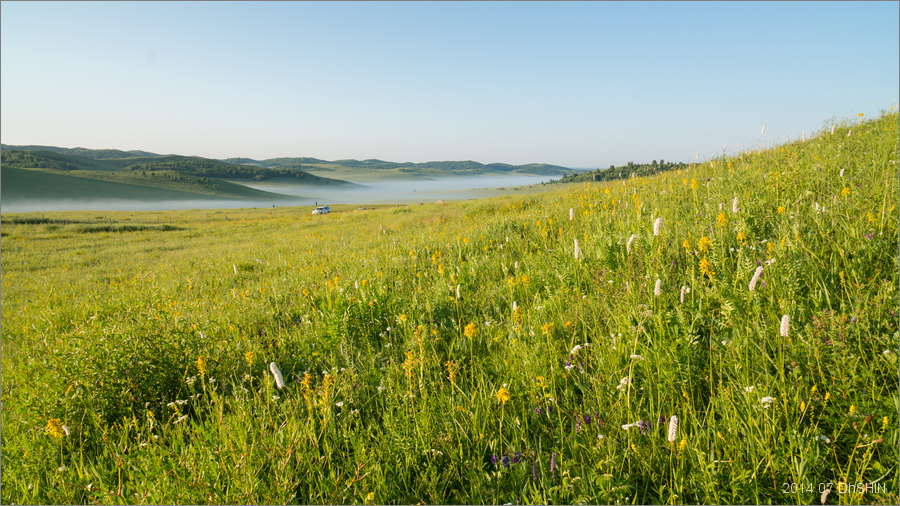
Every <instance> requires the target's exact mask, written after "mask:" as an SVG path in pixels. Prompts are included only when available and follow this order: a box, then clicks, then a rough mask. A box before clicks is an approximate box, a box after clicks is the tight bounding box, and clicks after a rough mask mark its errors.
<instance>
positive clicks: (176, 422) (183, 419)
mask: <svg viewBox="0 0 900 506" xmlns="http://www.w3.org/2000/svg"><path fill="white" fill-rule="evenodd" d="M187 417H188V416H187V415H184V416H182V417H180V418H179V419H178V420H175V422H174V423H173V425H175V424H179V423H181V422H183V421H185V420H187Z"/></svg>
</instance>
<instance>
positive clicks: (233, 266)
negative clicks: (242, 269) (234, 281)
mask: <svg viewBox="0 0 900 506" xmlns="http://www.w3.org/2000/svg"><path fill="white" fill-rule="evenodd" d="M231 267H232V268H233V269H234V273H235V274H237V265H234V264H231Z"/></svg>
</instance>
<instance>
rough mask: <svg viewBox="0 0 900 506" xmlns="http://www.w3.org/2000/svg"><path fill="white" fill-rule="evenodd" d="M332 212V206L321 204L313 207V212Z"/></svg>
mask: <svg viewBox="0 0 900 506" xmlns="http://www.w3.org/2000/svg"><path fill="white" fill-rule="evenodd" d="M330 212H331V206H319V207H317V208H315V209H313V212H312V213H313V214H328V213H330Z"/></svg>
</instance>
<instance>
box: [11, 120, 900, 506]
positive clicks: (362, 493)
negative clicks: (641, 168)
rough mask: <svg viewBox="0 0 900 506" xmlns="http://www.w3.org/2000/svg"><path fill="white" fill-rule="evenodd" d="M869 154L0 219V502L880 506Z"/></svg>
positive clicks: (885, 329)
mask: <svg viewBox="0 0 900 506" xmlns="http://www.w3.org/2000/svg"><path fill="white" fill-rule="evenodd" d="M897 127H898V121H897V115H896V114H889V115H885V116H883V117H882V118H879V119H875V120H871V121H865V122H863V121H862V120H854V121H853V122H847V123H846V124H844V125H838V127H837V128H836V129H835V130H834V132H833V133H831V132H830V131H829V130H830V129H826V130H823V131H822V132H819V133H817V134H816V135H810V136H808V138H807V140H806V141H805V142H797V143H793V144H789V145H784V146H778V147H775V148H772V149H768V150H764V151H760V152H748V153H744V154H742V155H739V156H735V157H729V158H720V159H716V160H712V161H709V162H706V163H702V164H698V165H696V166H694V167H692V168H691V169H689V170H687V171H680V172H671V173H667V174H663V175H660V176H655V177H653V178H648V179H630V180H625V181H617V182H614V183H609V184H604V185H597V184H588V185H573V186H567V187H563V188H558V189H550V190H548V191H546V192H543V193H536V194H529V195H523V196H512V197H502V198H493V199H486V200H477V201H467V202H455V203H446V204H425V205H412V206H400V207H393V206H379V207H376V208H370V209H367V210H357V209H356V208H355V206H343V207H342V206H334V209H335V212H333V213H332V214H329V215H326V216H311V215H310V214H309V209H306V208H304V209H285V208H278V209H274V210H273V209H256V210H214V211H177V212H163V213H155V212H151V213H105V212H72V213H46V214H45V215H29V216H9V215H6V214H4V215H3V220H4V223H3V227H2V232H3V238H2V246H3V255H2V273H3V274H2V293H3V297H2V314H3V326H2V345H3V355H2V376H3V384H2V403H3V410H2V424H3V425H2V426H3V436H2V437H3V441H2V457H3V462H2V464H3V467H2V469H3V470H2V473H3V474H2V481H3V488H2V501H3V502H5V503H10V502H17V503H91V502H100V503H172V502H174V503H233V504H244V503H253V504H275V503H284V502H293V503H360V504H361V503H412V504H415V503H418V502H423V503H507V502H514V503H525V502H527V503H576V502H585V503H767V502H775V503H795V502H796V503H812V502H814V501H815V502H818V501H819V500H820V497H821V493H822V492H823V490H824V489H823V488H822V487H820V484H822V485H823V486H825V488H829V487H828V484H831V486H830V488H831V492H830V493H829V495H828V496H827V498H826V500H827V502H829V503H863V502H865V503H869V502H896V501H897V498H898V496H897V487H898V483H897V471H898V450H897V448H898V437H897V435H898V431H897V426H898V397H897V396H898V389H897V384H898V372H897V371H898V369H897V366H898V364H897V352H898V333H897V309H898V303H900V302H898V293H897V290H898V287H897V279H898V249H897V244H898V209H897V205H898V202H897V201H898V177H897V176H898V168H897V160H898V153H897V145H898V134H897V130H898V128H897ZM851 128H852V132H851ZM848 133H849V135H848ZM576 251H577V254H575V252H576ZM785 317H786V318H785ZM272 364H276V365H275V366H273V365H272ZM276 371H277V374H276ZM279 375H280V377H279ZM280 381H283V382H284V386H283V388H280V385H279V384H278V383H279V382H280ZM673 417H677V420H678V421H677V422H675V421H673V420H674V419H673ZM63 427H65V430H66V431H68V434H66V432H65V431H64V430H63ZM841 483H844V484H859V483H874V484H876V487H875V488H874V490H872V491H869V492H863V493H857V492H855V491H852V490H849V489H847V488H846V487H845V488H844V489H841V488H840V487H839V484H841ZM792 484H793V486H792Z"/></svg>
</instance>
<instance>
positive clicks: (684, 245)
mask: <svg viewBox="0 0 900 506" xmlns="http://www.w3.org/2000/svg"><path fill="white" fill-rule="evenodd" d="M681 247H683V248H684V249H686V250H687V251H690V250H691V241H688V240H687V239H685V240H684V242H683V243H681Z"/></svg>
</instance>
